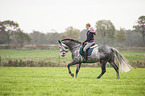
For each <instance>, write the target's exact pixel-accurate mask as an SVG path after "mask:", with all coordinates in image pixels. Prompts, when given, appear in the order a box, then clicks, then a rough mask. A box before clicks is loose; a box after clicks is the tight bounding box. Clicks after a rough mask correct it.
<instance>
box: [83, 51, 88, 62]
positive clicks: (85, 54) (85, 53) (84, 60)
mask: <svg viewBox="0 0 145 96" xmlns="http://www.w3.org/2000/svg"><path fill="white" fill-rule="evenodd" d="M83 55H84V59H83V62H84V63H85V62H87V52H84V54H83Z"/></svg>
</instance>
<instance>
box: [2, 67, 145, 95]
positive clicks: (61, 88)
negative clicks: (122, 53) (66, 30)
mask: <svg viewBox="0 0 145 96" xmlns="http://www.w3.org/2000/svg"><path fill="white" fill-rule="evenodd" d="M71 69H72V71H73V72H75V67H72V68H71ZM100 71H101V69H100V68H88V67H83V68H81V70H80V72H79V75H78V78H76V79H74V78H72V77H71V76H70V75H69V74H68V71H67V68H65V67H0V96H19V95H22V96H23V95H25V96H32V95H33V96H44V95H50V96H145V69H144V68H137V69H132V70H131V71H129V72H127V73H121V72H120V79H116V73H115V71H114V69H113V68H107V72H106V73H105V74H104V76H103V77H102V78H101V79H95V78H96V77H97V76H98V75H99V74H100Z"/></svg>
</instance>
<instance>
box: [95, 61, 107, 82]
mask: <svg viewBox="0 0 145 96" xmlns="http://www.w3.org/2000/svg"><path fill="white" fill-rule="evenodd" d="M100 63H101V68H102V72H101V74H100V75H99V76H98V77H97V79H99V78H101V77H102V75H103V74H104V73H105V72H106V63H107V62H100Z"/></svg>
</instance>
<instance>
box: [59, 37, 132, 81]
mask: <svg viewBox="0 0 145 96" xmlns="http://www.w3.org/2000/svg"><path fill="white" fill-rule="evenodd" d="M58 42H59V45H60V46H59V49H60V52H61V56H62V57H64V56H65V55H66V53H67V52H68V51H69V50H70V51H71V53H72V59H73V61H72V62H71V63H69V64H68V65H67V67H68V72H69V74H70V75H71V76H72V77H74V78H77V75H78V72H79V70H80V67H81V64H82V63H84V62H83V56H82V55H81V54H80V47H81V46H82V42H80V41H78V40H75V39H72V38H65V39H62V40H58ZM92 48H93V46H92ZM115 57H117V58H118V62H119V67H118V66H117V65H116V64H115V61H114V60H115ZM96 62H100V64H101V69H102V72H101V73H100V75H99V76H98V77H97V79H99V78H101V77H102V76H103V74H104V73H105V72H106V63H107V62H109V63H110V65H111V66H112V67H113V68H114V69H115V71H116V74H117V79H119V78H120V77H119V68H120V70H121V71H122V72H128V71H130V69H131V68H132V67H131V66H130V65H129V64H128V63H127V61H126V60H125V58H124V57H123V56H122V55H121V54H120V53H119V51H118V50H117V49H115V48H113V47H109V46H106V45H101V46H95V47H94V48H93V50H92V54H91V55H90V56H88V57H87V62H85V63H96ZM72 65H77V68H76V74H75V76H74V74H73V73H72V72H71V70H70V66H72Z"/></svg>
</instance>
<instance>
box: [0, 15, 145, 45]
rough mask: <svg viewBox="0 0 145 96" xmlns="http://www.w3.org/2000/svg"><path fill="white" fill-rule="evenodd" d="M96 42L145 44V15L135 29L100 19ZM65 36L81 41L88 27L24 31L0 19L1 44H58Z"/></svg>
mask: <svg viewBox="0 0 145 96" xmlns="http://www.w3.org/2000/svg"><path fill="white" fill-rule="evenodd" d="M95 27H96V35H95V42H96V43H97V44H100V45H102V44H105V45H110V46H145V16H140V17H139V18H138V21H137V25H134V26H133V30H126V29H124V28H120V30H116V28H115V26H114V25H113V23H112V22H111V21H110V20H99V21H97V22H96V25H95ZM63 38H74V39H78V40H80V41H84V40H85V39H86V29H84V30H81V31H80V30H79V29H76V28H73V27H72V26H70V27H68V28H66V29H65V32H63V33H57V32H55V33H46V34H45V33H42V32H39V31H33V32H32V33H26V32H24V31H23V30H22V29H21V28H20V27H19V24H18V23H16V22H14V21H11V20H6V21H0V44H8V45H10V44H17V45H21V46H23V45H25V44H58V43H57V41H58V40H59V39H63Z"/></svg>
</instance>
